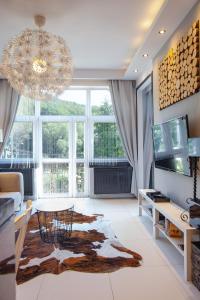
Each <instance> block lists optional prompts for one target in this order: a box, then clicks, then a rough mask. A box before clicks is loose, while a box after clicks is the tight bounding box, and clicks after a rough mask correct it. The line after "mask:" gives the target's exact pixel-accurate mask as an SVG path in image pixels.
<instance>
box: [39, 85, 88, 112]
mask: <svg viewBox="0 0 200 300" xmlns="http://www.w3.org/2000/svg"><path fill="white" fill-rule="evenodd" d="M85 107H86V91H83V90H76V91H75V90H73V91H72V90H67V91H65V92H64V93H62V94H61V95H60V96H59V97H58V99H55V100H51V101H44V102H41V114H42V115H60V116H63V115H64V116H80V115H81V116H82V115H85Z"/></svg>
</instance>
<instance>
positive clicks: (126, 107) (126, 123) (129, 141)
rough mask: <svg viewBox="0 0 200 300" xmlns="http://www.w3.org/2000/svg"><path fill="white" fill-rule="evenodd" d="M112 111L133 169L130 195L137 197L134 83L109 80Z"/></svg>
mask: <svg viewBox="0 0 200 300" xmlns="http://www.w3.org/2000/svg"><path fill="white" fill-rule="evenodd" d="M110 90H111V96H112V102H113V109H114V113H115V117H116V121H117V125H118V127H119V132H120V136H121V140H122V143H123V146H124V150H125V153H126V156H127V158H128V161H129V163H130V165H131V166H132V167H133V173H132V184H131V193H132V194H134V195H137V191H138V184H137V181H138V166H137V161H138V160H137V103H136V88H135V81H130V80H111V81H110Z"/></svg>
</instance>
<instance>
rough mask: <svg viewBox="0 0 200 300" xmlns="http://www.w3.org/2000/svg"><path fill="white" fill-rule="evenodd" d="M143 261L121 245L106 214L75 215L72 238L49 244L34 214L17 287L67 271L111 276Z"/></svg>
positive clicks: (18, 274) (26, 240)
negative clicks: (38, 278)
mask: <svg viewBox="0 0 200 300" xmlns="http://www.w3.org/2000/svg"><path fill="white" fill-rule="evenodd" d="M141 260H142V257H141V256H140V255H139V254H138V253H136V252H134V251H132V250H129V249H127V248H125V247H123V245H122V244H120V242H119V241H118V240H117V237H116V236H115V234H114V233H113V231H112V229H111V226H110V223H109V222H108V221H106V220H105V219H104V217H103V215H92V216H86V215H83V214H81V213H77V212H74V217H73V230H72V234H71V237H70V239H69V240H68V241H66V242H64V243H62V244H47V243H44V242H43V241H42V240H41V238H40V233H39V229H38V219H37V214H33V215H32V216H31V219H30V221H29V225H28V230H27V234H26V238H25V242H24V250H23V252H22V257H21V260H20V265H19V270H18V273H17V284H22V283H24V282H26V281H28V280H30V279H32V278H34V277H36V276H38V275H41V274H45V273H52V274H60V273H62V272H64V271H67V270H73V271H79V272H91V273H108V272H113V271H116V270H118V269H120V268H123V267H138V266H140V265H141Z"/></svg>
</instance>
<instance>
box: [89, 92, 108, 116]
mask: <svg viewBox="0 0 200 300" xmlns="http://www.w3.org/2000/svg"><path fill="white" fill-rule="evenodd" d="M91 105H92V115H95V116H97V115H98V116H99V115H101V116H107V115H113V109H112V101H111V96H110V91H108V90H95V91H91Z"/></svg>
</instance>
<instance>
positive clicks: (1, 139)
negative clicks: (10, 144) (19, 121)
mask: <svg viewBox="0 0 200 300" xmlns="http://www.w3.org/2000/svg"><path fill="white" fill-rule="evenodd" d="M2 142H3V129H0V143H2Z"/></svg>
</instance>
